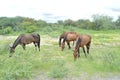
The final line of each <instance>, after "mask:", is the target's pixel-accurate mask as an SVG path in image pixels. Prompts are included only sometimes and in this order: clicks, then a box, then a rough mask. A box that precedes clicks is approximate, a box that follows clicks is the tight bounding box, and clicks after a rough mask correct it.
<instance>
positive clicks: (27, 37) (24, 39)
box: [9, 34, 40, 57]
mask: <svg viewBox="0 0 120 80" xmlns="http://www.w3.org/2000/svg"><path fill="white" fill-rule="evenodd" d="M32 42H33V43H34V45H35V47H37V46H38V49H39V51H40V35H39V34H21V35H20V36H18V38H17V39H16V40H15V41H14V43H13V46H12V47H10V56H9V57H11V56H12V53H14V52H15V51H14V50H15V48H16V47H17V46H18V45H19V44H20V45H22V47H23V49H24V50H25V46H26V44H30V43H32Z"/></svg>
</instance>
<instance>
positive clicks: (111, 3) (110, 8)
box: [0, 0, 120, 22]
mask: <svg viewBox="0 0 120 80" xmlns="http://www.w3.org/2000/svg"><path fill="white" fill-rule="evenodd" d="M94 14H103V15H108V16H111V17H113V18H114V19H117V18H118V16H120V0H0V17H15V16H23V17H30V18H34V19H42V20H45V21H47V22H56V21H57V20H65V19H72V20H78V19H91V16H92V15H94Z"/></svg>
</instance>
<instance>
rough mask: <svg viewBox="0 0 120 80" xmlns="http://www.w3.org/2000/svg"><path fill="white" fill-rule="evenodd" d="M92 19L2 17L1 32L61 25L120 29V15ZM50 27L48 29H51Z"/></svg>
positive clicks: (96, 28)
mask: <svg viewBox="0 0 120 80" xmlns="http://www.w3.org/2000/svg"><path fill="white" fill-rule="evenodd" d="M92 19H93V20H92V21H90V20H89V19H87V20H84V19H79V20H77V21H73V20H71V19H67V20H64V21H62V20H59V21H58V22H56V23H47V22H46V21H44V20H35V19H33V18H27V17H20V16H16V17H0V34H9V33H12V32H21V31H22V32H27V33H31V32H35V31H38V30H42V29H44V28H46V27H47V28H49V29H50V28H55V29H59V27H61V26H64V27H69V26H72V27H76V28H81V29H92V30H111V29H112V30H115V29H120V16H119V17H118V19H117V20H115V21H114V20H113V18H112V17H110V16H106V15H98V14H97V15H93V16H92ZM49 29H48V30H49Z"/></svg>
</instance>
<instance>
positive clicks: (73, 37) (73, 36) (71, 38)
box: [61, 32, 78, 51]
mask: <svg viewBox="0 0 120 80" xmlns="http://www.w3.org/2000/svg"><path fill="white" fill-rule="evenodd" d="M77 37H78V34H77V33H76V32H70V33H68V34H66V35H65V37H64V39H63V42H62V44H61V50H62V51H63V50H64V48H65V41H66V42H67V45H68V48H69V49H70V48H71V47H70V42H71V41H76V39H77Z"/></svg>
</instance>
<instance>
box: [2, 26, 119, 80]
mask: <svg viewBox="0 0 120 80" xmlns="http://www.w3.org/2000/svg"><path fill="white" fill-rule="evenodd" d="M61 29H62V28H61ZM61 29H60V31H58V30H56V31H54V32H49V33H48V34H44V35H43V32H39V33H40V34H41V33H42V35H41V40H42V39H44V38H43V37H44V36H45V35H48V36H49V38H48V39H45V40H42V41H44V42H45V44H43V45H41V51H40V52H39V51H36V50H35V47H34V45H28V46H27V47H26V50H25V51H24V50H23V49H22V47H21V46H18V47H17V48H16V49H15V53H14V54H13V56H12V57H11V58H9V57H8V56H9V44H11V43H13V41H14V40H15V39H10V40H0V44H1V45H0V80H24V79H25V80H26V79H27V78H28V79H32V80H33V79H34V77H33V76H37V75H38V74H39V73H44V74H45V75H46V76H48V77H50V78H60V79H61V78H64V77H70V76H72V77H76V76H80V75H81V74H84V73H87V74H88V75H94V74H96V73H99V74H106V73H111V72H112V73H113V74H114V73H119V72H120V55H119V54H120V51H119V48H120V44H119V42H120V38H119V37H117V36H119V34H118V32H116V31H107V32H106V31H92V30H81V29H80V30H76V31H77V32H78V33H82V34H91V35H92V44H91V49H90V54H89V55H87V58H86V57H85V55H84V54H83V51H82V49H81V52H80V53H81V57H80V58H79V59H78V60H77V61H74V59H73V52H72V50H73V49H74V47H73V46H72V45H71V46H72V49H70V50H69V49H68V47H67V46H66V47H65V50H64V51H61V49H60V47H59V46H58V41H57V40H56V38H58V36H59V35H60V34H61V33H62V30H61ZM66 30H68V29H66ZM69 30H75V28H71V29H69ZM45 31H47V30H46V29H45ZM57 31H58V32H57ZM63 31H64V30H63ZM104 33H107V34H104ZM46 38H47V37H46ZM52 39H55V40H56V41H50V40H52ZM41 43H42V42H41ZM38 76H39V75H38Z"/></svg>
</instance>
